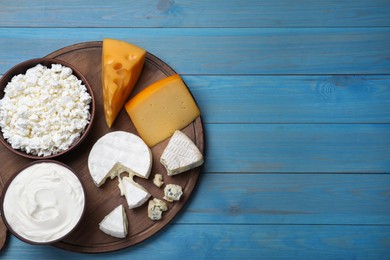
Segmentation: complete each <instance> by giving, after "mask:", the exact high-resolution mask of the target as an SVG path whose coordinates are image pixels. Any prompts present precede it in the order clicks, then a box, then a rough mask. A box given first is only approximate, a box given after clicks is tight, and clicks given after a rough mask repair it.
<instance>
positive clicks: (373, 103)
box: [0, 0, 390, 259]
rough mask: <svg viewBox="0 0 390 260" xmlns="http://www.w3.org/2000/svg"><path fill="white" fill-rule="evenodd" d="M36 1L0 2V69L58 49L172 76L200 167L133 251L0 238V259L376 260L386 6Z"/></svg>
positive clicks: (383, 249) (276, 0)
mask: <svg viewBox="0 0 390 260" xmlns="http://www.w3.org/2000/svg"><path fill="white" fill-rule="evenodd" d="M37 2H38V1H35V2H27V1H25V0H14V1H11V0H6V1H1V4H0V74H2V73H4V72H5V70H6V69H8V68H9V67H11V66H12V65H14V64H16V63H18V62H20V61H22V60H26V59H30V58H35V57H42V56H44V55H46V54H47V53H49V52H51V51H53V50H56V49H59V48H61V47H64V46H67V45H70V44H74V43H80V42H85V41H95V40H102V39H103V38H104V37H113V38H118V39H123V40H126V41H129V42H133V43H135V44H138V45H140V46H142V47H144V48H145V49H147V50H148V51H149V52H151V53H153V54H155V55H157V56H158V57H160V58H161V59H163V60H164V61H165V62H167V63H168V64H169V65H170V66H172V67H174V68H175V69H176V70H177V71H178V72H179V73H180V74H182V75H184V80H185V81H186V83H187V84H188V86H189V88H190V90H191V92H192V93H193V94H194V96H195V98H196V100H197V102H198V104H199V106H200V109H201V111H202V119H204V121H205V123H206V124H205V128H204V130H205V137H206V138H205V139H206V144H207V145H206V148H207V150H206V153H205V155H206V164H205V167H204V172H203V173H202V174H201V175H200V179H199V185H198V186H197V188H196V189H195V193H193V195H192V196H191V199H190V200H189V203H188V205H187V206H186V207H185V210H184V211H183V212H182V214H179V215H178V216H177V218H175V220H174V221H173V222H172V224H170V226H169V228H167V229H166V230H165V231H164V232H160V233H158V234H156V235H155V236H153V237H152V238H150V239H148V240H146V241H144V242H143V243H141V244H139V245H136V246H134V247H132V248H129V249H124V250H121V251H118V252H115V253H108V254H99V255H93V256H91V255H85V254H78V253H73V252H68V251H64V250H59V249H57V248H53V247H34V246H30V245H27V244H24V243H22V242H20V241H18V240H17V239H16V238H15V237H13V236H11V237H10V238H11V239H10V241H9V242H10V243H8V245H7V246H6V247H5V249H4V250H3V251H2V252H0V258H5V259H31V258H42V259H53V258H68V259H80V258H83V259H84V258H86V259H90V258H92V257H93V258H94V259H107V258H110V257H112V258H115V259H129V258H135V259H138V258H139V259H144V258H147V259H161V258H163V259H165V258H167V259H169V258H172V259H181V258H185V259H206V258H207V259H209V258H211V259H220V258H234V259H251V258H264V259H279V258H284V259H286V258H287V259H389V258H390V243H389V241H390V229H389V227H390V225H389V222H390V212H389V208H390V207H389V205H390V203H389V199H390V192H389V187H390V184H389V176H390V175H389V174H388V173H389V172H390V160H389V158H390V141H389V140H390V129H389V127H390V124H389V123H390V121H389V119H390V118H389V117H390V116H389V113H390V112H389V111H390V110H389V100H390V97H389V86H390V83H389V75H390V49H389V47H388V46H390V27H389V26H390V15H389V9H390V2H389V1H387V0H363V1H353V0H346V1H339V0H323V1H309V0H296V1H287V0H262V1H255V0H244V1H236V0H233V1H226V0H225V1H223V0H216V1H206V0H199V1H191V0H174V1H173V0H144V1H127V0H118V1H108V0H96V1H90V2H87V1H80V0H69V1H63V0H59V1H55V2H53V1H51V2H48V1H40V2H39V3H37ZM26 46H28V47H26ZM0 159H1V158H0Z"/></svg>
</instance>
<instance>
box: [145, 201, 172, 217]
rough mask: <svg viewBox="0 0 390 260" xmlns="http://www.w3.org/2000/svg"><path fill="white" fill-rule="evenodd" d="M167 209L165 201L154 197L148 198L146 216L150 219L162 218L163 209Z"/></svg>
mask: <svg viewBox="0 0 390 260" xmlns="http://www.w3.org/2000/svg"><path fill="white" fill-rule="evenodd" d="M167 210H168V205H167V203H166V202H165V201H163V200H160V199H157V198H154V199H152V200H149V204H148V217H149V218H150V219H151V220H160V219H161V218H162V213H163V211H167Z"/></svg>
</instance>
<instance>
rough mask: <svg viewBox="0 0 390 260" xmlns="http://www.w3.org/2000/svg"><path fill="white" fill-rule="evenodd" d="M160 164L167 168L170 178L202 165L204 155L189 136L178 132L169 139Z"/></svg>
mask: <svg viewBox="0 0 390 260" xmlns="http://www.w3.org/2000/svg"><path fill="white" fill-rule="evenodd" d="M160 162H161V164H162V165H164V167H165V168H166V170H167V174H168V176H172V175H176V174H179V173H182V172H185V171H188V170H190V169H192V168H195V167H198V166H200V165H202V164H203V155H202V154H201V152H200V151H199V149H198V147H197V146H196V145H195V144H194V142H192V140H191V139H190V138H188V136H186V135H185V134H184V133H183V132H181V131H180V130H176V131H175V133H174V134H173V136H172V137H171V139H169V142H168V145H167V147H165V149H164V151H163V153H162V155H161V157H160Z"/></svg>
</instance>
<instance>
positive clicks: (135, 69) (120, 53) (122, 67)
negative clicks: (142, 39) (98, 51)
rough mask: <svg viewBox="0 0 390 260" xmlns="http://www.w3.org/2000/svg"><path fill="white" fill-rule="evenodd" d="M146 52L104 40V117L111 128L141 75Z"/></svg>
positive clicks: (116, 41)
mask: <svg viewBox="0 0 390 260" xmlns="http://www.w3.org/2000/svg"><path fill="white" fill-rule="evenodd" d="M145 55H146V51H145V50H144V49H142V48H140V47H138V46H136V45H134V44H131V43H127V42H124V41H120V40H115V39H104V40H103V54H102V86H103V100H104V115H105V117H106V122H107V126H108V127H111V125H112V124H113V123H114V121H115V118H116V117H117V115H118V113H119V111H120V110H121V109H122V108H123V105H124V104H125V102H126V100H127V98H128V97H129V95H130V93H131V91H132V90H133V88H134V86H135V84H136V83H137V80H138V78H139V76H140V74H141V71H142V68H143V65H144V62H145Z"/></svg>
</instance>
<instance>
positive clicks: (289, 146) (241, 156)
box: [205, 124, 390, 178]
mask: <svg viewBox="0 0 390 260" xmlns="http://www.w3.org/2000/svg"><path fill="white" fill-rule="evenodd" d="M205 133H206V140H207V144H208V145H207V147H206V162H205V170H206V171H207V172H221V173H222V172H230V173H239V172H254V173H259V172H264V173H267V172H274V173H285V172H289V173H290V172H291V173H294V172H296V173H389V172H390V160H389V158H390V124H207V125H205ZM367 178H369V177H367Z"/></svg>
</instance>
